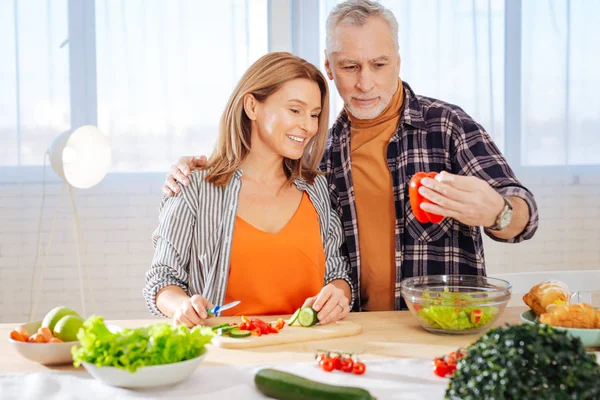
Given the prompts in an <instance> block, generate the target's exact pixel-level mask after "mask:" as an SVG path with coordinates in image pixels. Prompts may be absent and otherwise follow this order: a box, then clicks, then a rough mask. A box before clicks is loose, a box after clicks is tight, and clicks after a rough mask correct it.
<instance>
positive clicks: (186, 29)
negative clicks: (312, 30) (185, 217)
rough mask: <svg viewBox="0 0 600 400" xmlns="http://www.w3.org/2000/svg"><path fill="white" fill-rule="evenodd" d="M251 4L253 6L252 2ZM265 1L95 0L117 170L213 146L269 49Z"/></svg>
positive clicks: (101, 94)
mask: <svg viewBox="0 0 600 400" xmlns="http://www.w3.org/2000/svg"><path fill="white" fill-rule="evenodd" d="M250 3H251V4H250ZM266 6H267V1H266V0H258V1H254V0H252V1H249V0H227V1H217V2H210V3H209V4H207V3H206V2H202V1H195V0H184V1H174V2H171V1H169V2H167V1H164V0H152V1H148V0H147V1H142V0H133V1H132V0H127V1H125V0H121V1H114V0H104V1H98V2H97V3H96V31H97V54H98V72H97V73H98V122H99V126H100V129H102V130H103V131H105V132H108V133H109V134H110V136H111V142H112V144H113V149H114V152H115V162H114V170H117V171H140V170H158V171H165V170H166V168H167V167H168V165H170V164H172V163H173V162H174V161H175V160H176V159H177V158H178V157H179V156H181V155H186V154H207V155H208V154H210V152H211V150H212V147H213V145H214V142H215V139H216V134H217V124H218V122H219V118H220V116H221V113H222V111H223V109H224V107H225V104H226V102H227V100H228V98H229V95H230V94H231V91H232V89H233V87H234V86H235V84H236V83H237V81H238V79H239V78H240V77H241V75H242V74H243V72H244V71H245V70H246V68H247V67H248V66H249V65H250V64H251V63H252V62H253V61H255V60H256V59H257V58H258V57H260V56H261V55H263V54H264V53H266V52H267V24H266V20H267V8H266Z"/></svg>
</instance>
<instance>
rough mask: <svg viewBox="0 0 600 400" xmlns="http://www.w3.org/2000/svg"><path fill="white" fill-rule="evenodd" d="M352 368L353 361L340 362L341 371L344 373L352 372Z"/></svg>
mask: <svg viewBox="0 0 600 400" xmlns="http://www.w3.org/2000/svg"><path fill="white" fill-rule="evenodd" d="M353 368H354V361H352V359H351V358H345V359H344V360H343V361H342V371H344V372H352V370H353Z"/></svg>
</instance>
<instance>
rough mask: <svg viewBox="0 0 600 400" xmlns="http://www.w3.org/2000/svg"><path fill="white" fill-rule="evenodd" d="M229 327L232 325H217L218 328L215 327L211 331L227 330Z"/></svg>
mask: <svg viewBox="0 0 600 400" xmlns="http://www.w3.org/2000/svg"><path fill="white" fill-rule="evenodd" d="M228 326H230V325H229V324H221V325H216V326H213V327H212V328H211V329H212V330H213V331H216V330H218V329H221V328H225V327H228Z"/></svg>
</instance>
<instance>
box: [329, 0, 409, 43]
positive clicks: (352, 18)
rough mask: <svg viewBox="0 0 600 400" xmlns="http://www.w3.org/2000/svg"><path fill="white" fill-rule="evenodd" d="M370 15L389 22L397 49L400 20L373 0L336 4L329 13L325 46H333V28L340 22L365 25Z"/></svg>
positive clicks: (348, 0)
mask: <svg viewBox="0 0 600 400" xmlns="http://www.w3.org/2000/svg"><path fill="white" fill-rule="evenodd" d="M369 17H379V18H382V19H383V20H384V21H385V22H387V23H388V25H389V26H390V29H391V31H392V36H393V38H392V39H393V40H394V43H395V44H396V50H398V49H400V46H399V45H398V21H397V20H396V17H395V16H394V13H393V12H391V11H390V10H389V9H387V8H385V7H384V6H382V5H381V4H379V3H377V2H375V1H371V0H346V1H344V2H342V3H339V4H338V5H336V6H335V7H334V8H333V10H331V12H330V13H329V16H328V17H327V23H326V33H325V34H326V36H325V46H326V48H327V51H329V49H331V48H332V46H333V44H332V43H331V41H332V40H333V39H332V37H333V30H334V29H335V27H336V26H338V25H339V24H350V25H357V26H363V25H365V24H366V23H367V19H368V18H369Z"/></svg>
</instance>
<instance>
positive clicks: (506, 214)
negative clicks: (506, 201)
mask: <svg viewBox="0 0 600 400" xmlns="http://www.w3.org/2000/svg"><path fill="white" fill-rule="evenodd" d="M511 219H512V210H511V209H510V208H508V207H506V208H505V209H504V211H503V212H502V216H500V229H504V228H506V227H507V226H508V224H510V220H511Z"/></svg>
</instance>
